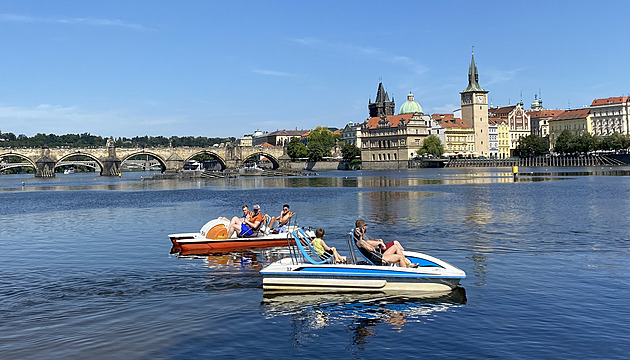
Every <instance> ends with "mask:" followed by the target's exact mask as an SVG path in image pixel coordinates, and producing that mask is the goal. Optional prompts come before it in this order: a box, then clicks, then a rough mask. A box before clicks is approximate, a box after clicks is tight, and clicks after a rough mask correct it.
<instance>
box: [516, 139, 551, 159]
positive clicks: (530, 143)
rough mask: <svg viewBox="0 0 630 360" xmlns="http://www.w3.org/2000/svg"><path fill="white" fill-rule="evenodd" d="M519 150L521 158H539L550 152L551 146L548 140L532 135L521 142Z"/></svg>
mask: <svg viewBox="0 0 630 360" xmlns="http://www.w3.org/2000/svg"><path fill="white" fill-rule="evenodd" d="M517 149H518V150H519V153H520V156H521V157H529V156H538V155H542V154H545V153H547V152H548V151H549V144H548V143H547V139H545V138H542V137H540V136H538V135H534V134H530V135H527V136H525V137H522V138H521V139H520V140H519V142H518V147H517Z"/></svg>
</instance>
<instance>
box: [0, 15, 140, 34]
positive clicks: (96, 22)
mask: <svg viewBox="0 0 630 360" xmlns="http://www.w3.org/2000/svg"><path fill="white" fill-rule="evenodd" d="M0 21H4V22H19V23H45V24H70V25H73V24H77V25H86V26H102V27H120V28H127V29H131V30H140V31H147V30H149V29H148V28H146V27H144V26H142V25H139V24H133V23H128V22H125V21H122V20H119V19H98V18H55V17H36V16H28V15H20V14H6V13H2V14H0Z"/></svg>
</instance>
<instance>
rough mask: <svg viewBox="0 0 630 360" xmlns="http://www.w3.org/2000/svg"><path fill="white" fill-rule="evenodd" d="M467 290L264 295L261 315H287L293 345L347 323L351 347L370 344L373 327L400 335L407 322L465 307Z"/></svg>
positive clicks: (424, 320)
mask: <svg viewBox="0 0 630 360" xmlns="http://www.w3.org/2000/svg"><path fill="white" fill-rule="evenodd" d="M466 301H467V299H466V291H465V289H464V288H461V287H460V288H456V289H454V290H453V291H451V292H447V293H442V294H435V293H433V294H427V293H425V294H418V293H416V294H395V295H392V294H382V293H379V294H374V293H372V294H299V295H296V294H292V295H289V294H281V293H270V292H265V293H264V296H263V301H262V303H261V306H262V314H263V315H264V316H265V317H268V318H272V317H277V316H289V317H290V318H291V325H292V330H293V337H294V339H295V341H296V342H299V341H300V339H303V338H306V337H308V336H309V333H310V332H312V331H315V330H320V329H323V328H326V327H328V326H330V325H334V324H338V323H342V324H347V323H349V325H348V326H349V328H350V329H352V332H353V344H364V343H367V342H369V337H370V336H372V335H374V331H373V329H372V328H373V327H375V326H377V325H378V324H389V325H390V326H391V327H392V328H394V329H395V330H396V331H398V332H403V331H404V329H405V326H406V325H407V324H409V323H422V322H426V321H429V320H432V319H434V318H435V317H436V316H438V315H439V314H440V313H443V312H446V311H450V310H453V309H454V308H457V307H461V306H463V305H464V304H466Z"/></svg>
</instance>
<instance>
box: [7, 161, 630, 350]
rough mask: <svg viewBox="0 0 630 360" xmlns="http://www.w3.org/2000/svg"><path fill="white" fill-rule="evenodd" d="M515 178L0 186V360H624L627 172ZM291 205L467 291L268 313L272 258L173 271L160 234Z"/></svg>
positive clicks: (322, 300) (420, 174) (23, 178)
mask: <svg viewBox="0 0 630 360" xmlns="http://www.w3.org/2000/svg"><path fill="white" fill-rule="evenodd" d="M521 172H522V173H521V176H520V178H519V181H518V182H514V181H513V178H512V174H511V172H510V170H509V169H463V168H459V169H418V170H403V171H346V172H343V171H334V172H324V173H321V174H319V175H318V176H314V177H303V178H238V179H212V180H179V181H175V180H160V181H152V180H149V181H147V180H144V181H142V180H141V179H140V178H141V176H145V177H146V176H147V173H124V174H123V177H122V178H106V177H99V176H95V175H94V174H82V173H75V174H69V175H62V174H59V175H58V176H57V177H56V178H53V179H39V178H34V177H33V176H32V175H3V176H0V244H1V245H2V251H1V252H0V300H1V301H0V316H1V317H0V318H1V319H2V321H1V322H0V358H1V359H41V358H46V359H68V358H96V359H190V358H211V359H213V358H220V357H221V358H222V357H234V358H239V359H295V358H309V359H313V360H316V359H330V358H335V359H383V358H403V359H418V358H429V357H430V358H437V359H443V358H464V359H488V358H500V359H532V358H534V359H541V358H544V359H549V358H553V359H576V358H609V359H614V358H618V359H622V358H626V357H627V355H628V353H630V335H629V334H630V311H629V310H628V304H630V300H629V299H628V298H629V296H628V295H630V290H628V284H630V178H629V174H630V168H615V169H600V168H555V169H543V168H529V169H527V168H525V169H521ZM284 203H288V204H290V205H291V210H292V211H294V212H295V213H296V214H297V216H298V222H299V223H300V225H302V226H312V227H323V228H325V229H326V241H327V243H328V244H329V245H332V246H336V247H337V248H339V249H340V250H341V253H342V254H343V253H344V250H343V249H344V247H345V235H346V234H347V233H348V231H349V230H350V229H351V228H352V226H353V223H354V221H355V220H356V219H357V218H364V219H366V221H367V223H368V225H369V231H370V232H371V233H372V235H373V236H376V237H383V238H385V239H392V240H393V239H397V240H399V241H400V242H401V243H402V244H403V245H404V246H405V248H408V249H413V250H418V251H422V252H426V253H428V254H431V255H433V256H436V257H438V258H441V259H443V260H445V261H448V262H450V263H452V264H454V265H456V266H458V267H460V268H461V269H463V270H464V271H466V273H467V278H466V279H464V280H463V281H462V289H459V290H458V291H457V292H456V293H454V294H452V296H450V297H446V298H439V299H414V298H395V297H387V296H360V295H336V296H330V295H328V296H314V295H310V296H296V297H291V296H284V297H282V296H281V297H275V298H267V297H264V296H263V292H262V286H261V284H262V278H261V276H260V275H259V273H258V272H259V270H260V269H261V268H262V266H264V265H265V264H266V263H268V262H269V261H271V260H272V259H274V258H276V257H277V256H279V255H278V253H277V252H274V251H262V252H261V251H258V252H245V253H235V254H228V255H221V256H191V257H178V256H177V255H173V254H170V253H169V251H170V247H171V245H170V242H169V239H168V237H167V234H169V233H181V232H196V231H198V230H199V228H200V227H201V226H202V225H203V224H204V223H205V222H206V221H208V220H209V219H211V218H214V217H217V216H228V217H231V216H235V215H239V213H240V207H241V205H243V204H248V205H253V204H260V205H261V208H262V212H264V213H269V214H272V215H274V214H276V213H279V212H280V210H281V208H282V204H284Z"/></svg>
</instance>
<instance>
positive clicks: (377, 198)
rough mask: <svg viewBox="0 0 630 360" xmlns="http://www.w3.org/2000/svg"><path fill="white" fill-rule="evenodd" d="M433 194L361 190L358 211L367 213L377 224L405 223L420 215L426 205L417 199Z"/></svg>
mask: <svg viewBox="0 0 630 360" xmlns="http://www.w3.org/2000/svg"><path fill="white" fill-rule="evenodd" d="M434 195H435V194H434V193H430V192H420V191H371V192H362V193H358V201H359V204H360V209H359V213H369V220H371V221H374V222H375V223H377V224H388V225H394V226H395V225H401V224H407V223H409V222H410V221H417V220H418V219H420V218H421V217H422V215H421V214H422V212H423V211H424V207H425V206H426V205H425V204H424V203H423V202H422V201H419V200H422V199H423V198H427V197H430V196H434ZM362 209H366V210H364V211H363V210H362ZM367 209H369V211H368V210H367Z"/></svg>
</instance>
